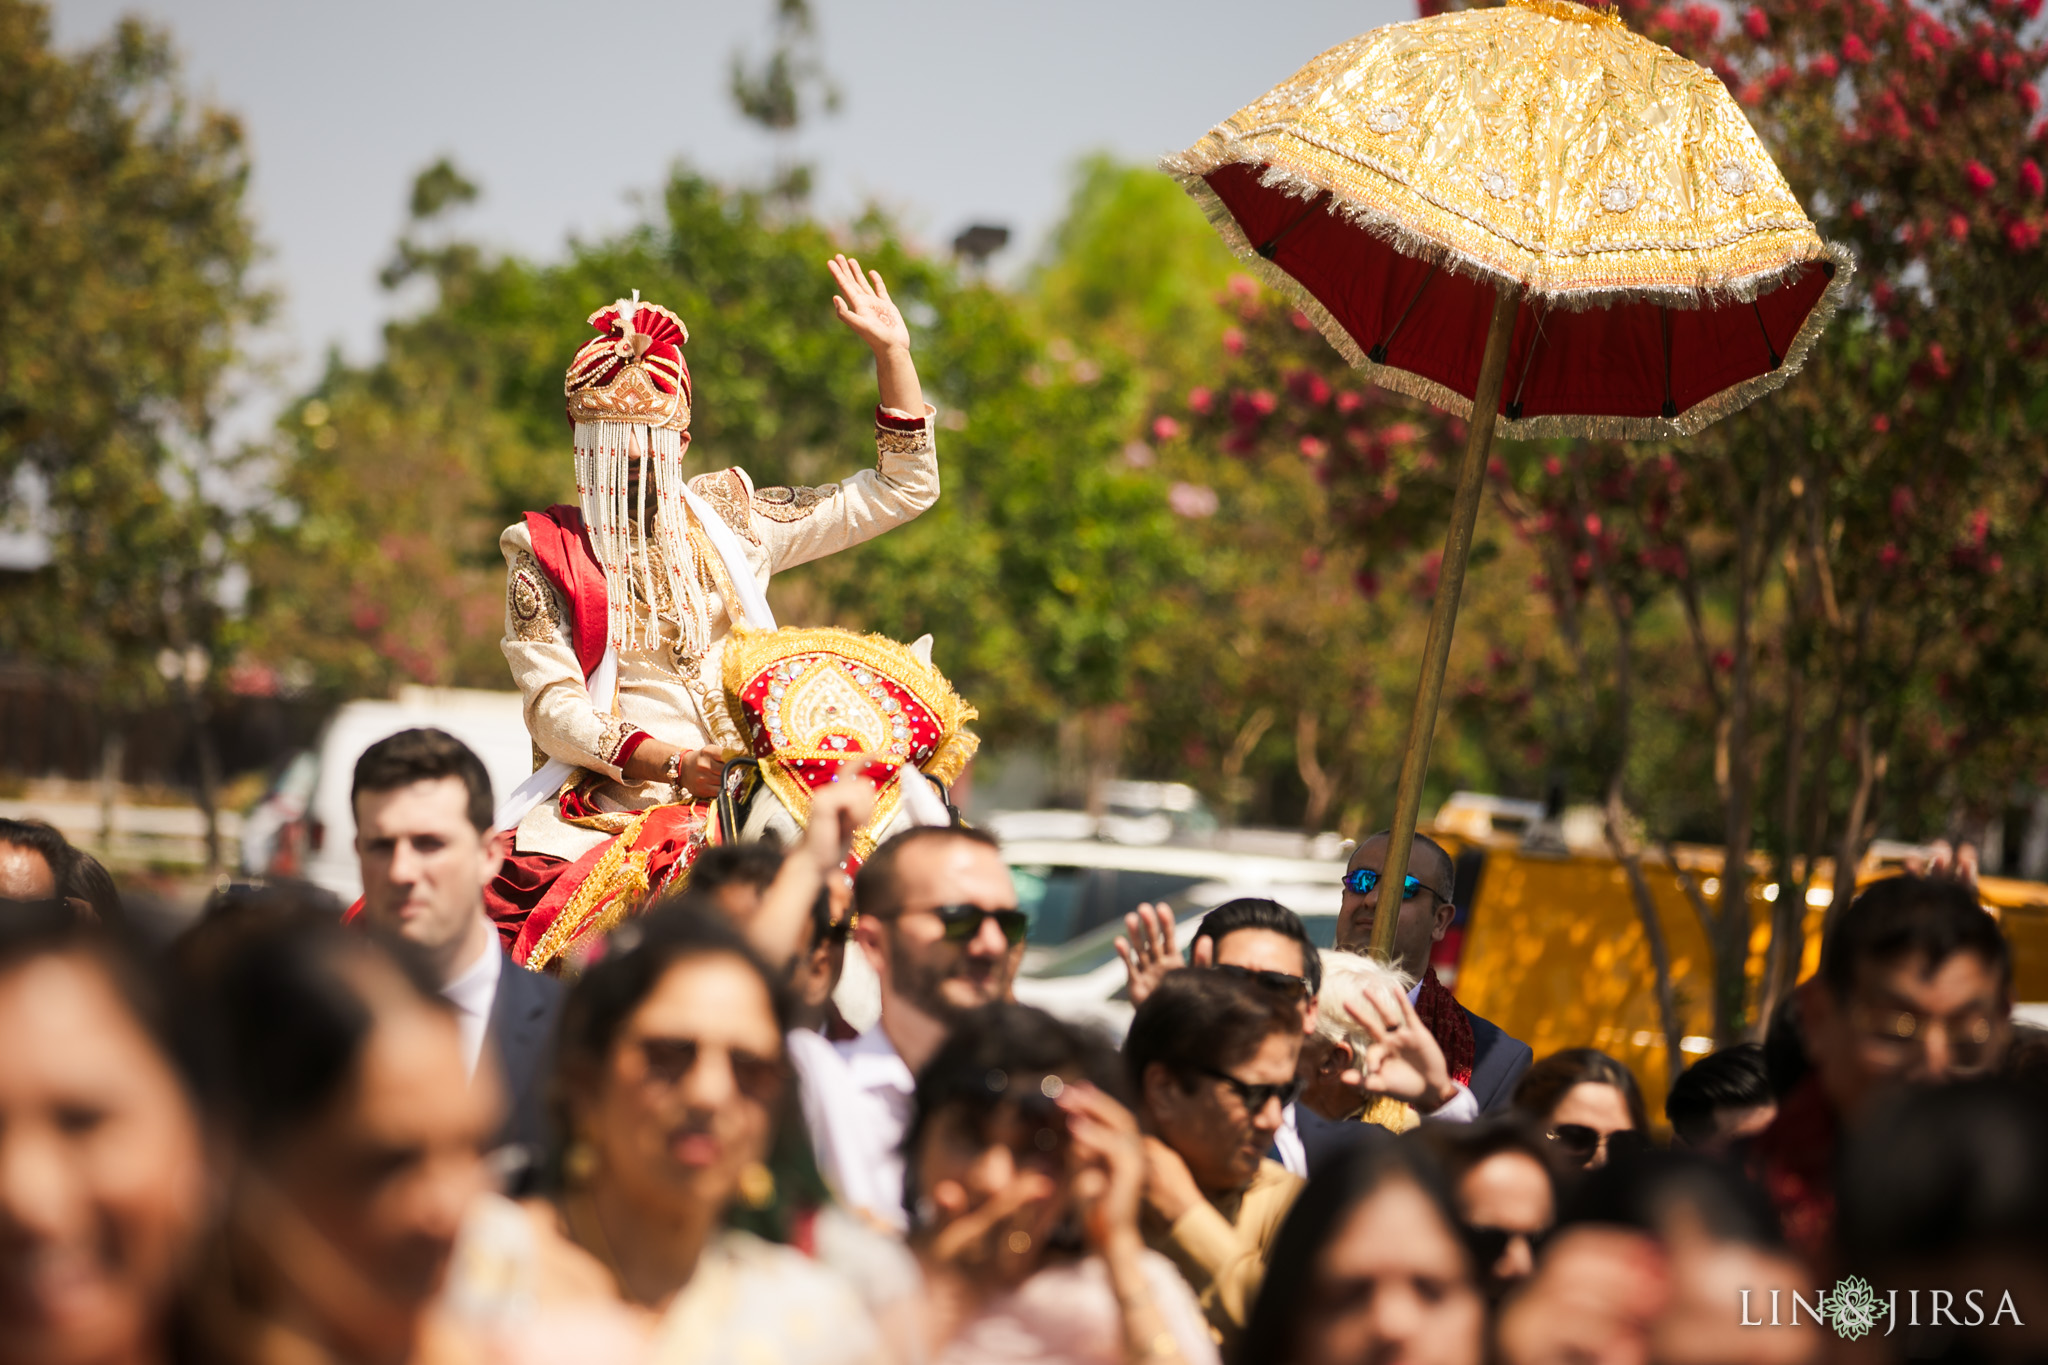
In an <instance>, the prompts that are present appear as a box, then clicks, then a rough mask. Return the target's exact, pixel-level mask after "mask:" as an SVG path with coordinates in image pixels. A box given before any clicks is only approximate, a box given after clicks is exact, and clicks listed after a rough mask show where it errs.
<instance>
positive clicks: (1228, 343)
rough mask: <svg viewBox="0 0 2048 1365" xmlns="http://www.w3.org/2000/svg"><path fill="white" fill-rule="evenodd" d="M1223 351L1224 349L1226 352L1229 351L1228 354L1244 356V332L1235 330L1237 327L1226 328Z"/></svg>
mask: <svg viewBox="0 0 2048 1365" xmlns="http://www.w3.org/2000/svg"><path fill="white" fill-rule="evenodd" d="M1223 349H1224V350H1226V351H1228V352H1230V353H1231V354H1232V355H1243V354H1244V333H1243V332H1241V331H1239V330H1238V329H1237V328H1235V327H1226V328H1224V330H1223Z"/></svg>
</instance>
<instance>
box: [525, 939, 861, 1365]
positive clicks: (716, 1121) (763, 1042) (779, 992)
mask: <svg viewBox="0 0 2048 1365" xmlns="http://www.w3.org/2000/svg"><path fill="white" fill-rule="evenodd" d="M786 1013H787V1004H786V996H785V993H784V990H783V987H782V984H781V982H780V980H779V979H778V977H777V976H776V975H775V974H774V973H773V972H772V971H771V970H770V969H769V967H768V966H767V965H766V964H765V963H764V962H763V961H762V959H761V957H760V956H759V955H758V954H757V953H756V951H755V950H754V948H753V947H752V946H750V945H749V943H748V942H747V940H746V939H745V938H743V937H742V936H741V934H740V933H739V932H738V931H737V930H735V929H734V928H733V927H732V926H731V925H730V923H729V922H727V921H726V920H724V919H723V918H722V917H720V916H718V915H716V914H711V913H705V912H698V911H694V910H691V909H687V908H680V907H672V908H668V909H661V910H656V911H655V912H654V913H652V914H651V915H649V916H647V917H646V918H645V919H643V920H639V921H635V922H633V923H631V924H628V925H627V926H625V927H624V928H623V929H621V930H619V931H618V932H617V933H615V934H614V935H613V936H612V939H611V941H610V943H609V944H608V945H607V951H606V952H605V954H604V956H603V957H602V958H600V959H599V960H598V961H597V962H595V963H594V964H592V965H591V966H590V967H589V968H588V969H587V970H586V971H585V972H584V974H583V975H582V976H581V977H579V978H578V979H577V981H576V984H575V985H574V987H572V988H571V990H570V992H569V997H568V1000H567V1002H566V1004H565V1006H564V1009H563V1017H562V1036H561V1041H560V1048H561V1054H560V1058H559V1061H558V1064H557V1069H556V1075H557V1094H556V1102H557V1108H558V1114H559V1117H560V1119H561V1122H562V1131H563V1132H564V1133H565V1134H566V1135H567V1136H568V1138H569V1140H568V1142H567V1144H566V1146H565V1148H564V1150H563V1156H562V1160H561V1163H560V1170H559V1172H558V1177H559V1178H558V1182H557V1184H558V1188H557V1190H556V1192H555V1193H554V1194H553V1195H552V1196H550V1197H549V1198H547V1199H544V1200H536V1201H534V1202H532V1203H530V1204H529V1205H528V1206H527V1207H528V1212H529V1215H530V1217H531V1219H532V1222H533V1224H534V1231H535V1233H536V1234H537V1235H536V1241H537V1243H538V1245H537V1246H536V1248H535V1250H536V1253H537V1256H536V1261H537V1264H536V1265H535V1270H536V1271H537V1274H536V1275H535V1276H534V1282H535V1285H536V1289H537V1295H538V1297H539V1299H540V1301H541V1303H542V1305H543V1306H554V1307H572V1306H574V1305H575V1304H577V1303H578V1302H579V1301H580V1302H583V1303H592V1302H593V1301H609V1302H610V1303H612V1304H622V1305H624V1306H625V1307H626V1309H627V1310H628V1311H630V1312H632V1313H634V1314H636V1315H638V1316H639V1317H640V1318H641V1320H642V1321H643V1323H644V1324H645V1326H646V1328H647V1330H648V1332H649V1334H650V1338H651V1341H650V1347H651V1350H650V1356H649V1358H650V1359H651V1360H654V1361H657V1362H659V1363H660V1365H686V1363H689V1362H697V1361H703V1362H707V1365H708V1363H709V1362H714V1361H715V1362H726V1361H733V1360H745V1361H750V1362H753V1361H758V1362H762V1365H772V1363H773V1362H791V1365H796V1363H797V1362H801V1363H802V1365H861V1363H862V1362H868V1361H872V1360H876V1359H878V1358H880V1356H881V1355H882V1350H881V1347H880V1344H879V1342H878V1339H877V1335H876V1330H875V1327H874V1323H873V1321H872V1319H871V1318H870V1317H869V1314H868V1312H867V1310H866V1308H864V1307H863V1306H862V1304H861V1302H860V1300H859V1299H858V1298H857V1297H856V1296H855V1294H854V1293H853V1291H852V1290H851V1289H850V1288H849V1287H848V1286H847V1285H846V1284H845V1283H844V1282H843V1281H842V1280H841V1279H840V1278H839V1277H838V1276H837V1275H836V1274H834V1273H833V1272H832V1271H831V1270H830V1269H828V1268H826V1266H824V1265H823V1264H821V1263H819V1262H818V1261H815V1260H813V1259H811V1258H810V1257H807V1256H805V1255H803V1254H801V1253H800V1252H798V1251H795V1250H793V1249H791V1248H789V1247H785V1246H777V1245H775V1244H773V1243H770V1242H767V1241H763V1240H761V1239H760V1238H757V1237H754V1236H752V1235H750V1234H748V1233H745V1232H740V1231H738V1230H736V1229H735V1228H733V1227H732V1226H731V1224H732V1222H733V1221H734V1219H733V1217H732V1215H733V1214H734V1213H736V1212H739V1211H742V1210H745V1209H748V1208H752V1209H754V1210H757V1211H758V1210H760V1209H762V1208H764V1207H765V1206H767V1205H769V1204H770V1203H772V1202H773V1201H774V1200H775V1197H776V1188H775V1183H776V1182H775V1179H774V1177H773V1176H772V1175H770V1173H769V1170H768V1166H767V1164H766V1163H767V1160H768V1158H769V1156H770V1152H771V1148H772V1146H773V1143H774V1138H775V1127H776V1124H775V1120H776V1117H777V1115H778V1113H779V1112H780V1111H781V1109H782V1105H783V1097H784V1093H785V1086H786V1065H785V1060H784V1056H783V1044H782V1039H783V1032H784V1029H785V1027H786V1024H787V1020H786V1017H785V1016H786Z"/></svg>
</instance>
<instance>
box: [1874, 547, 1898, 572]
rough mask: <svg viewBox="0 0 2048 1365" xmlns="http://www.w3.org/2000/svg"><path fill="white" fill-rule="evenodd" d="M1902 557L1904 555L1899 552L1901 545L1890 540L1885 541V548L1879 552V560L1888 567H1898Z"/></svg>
mask: <svg viewBox="0 0 2048 1365" xmlns="http://www.w3.org/2000/svg"><path fill="white" fill-rule="evenodd" d="M1901 558H1903V556H1901V555H1900V554H1899V547H1898V546H1896V545H1894V544H1892V543H1891V542H1890V541H1886V542H1885V543H1884V548H1883V549H1882V550H1879V551H1878V552H1877V562H1878V563H1879V564H1881V565H1883V566H1884V567H1885V568H1886V569H1896V568H1898V567H1899V560H1900V559H1901Z"/></svg>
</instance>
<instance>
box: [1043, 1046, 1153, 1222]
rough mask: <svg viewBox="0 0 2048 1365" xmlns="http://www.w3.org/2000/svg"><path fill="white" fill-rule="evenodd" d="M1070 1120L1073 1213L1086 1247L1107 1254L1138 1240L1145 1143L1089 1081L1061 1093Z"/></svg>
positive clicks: (1128, 1117)
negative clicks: (1116, 1245)
mask: <svg viewBox="0 0 2048 1365" xmlns="http://www.w3.org/2000/svg"><path fill="white" fill-rule="evenodd" d="M1059 1106H1060V1109H1061V1111H1062V1112H1064V1113H1065V1114H1066V1116H1067V1136H1068V1146H1067V1159H1068V1168H1069V1173H1070V1174H1069V1179H1070V1184H1071V1188H1072V1190H1073V1195H1074V1207H1075V1209H1076V1210H1077V1211H1078V1212H1079V1213H1080V1215H1081V1228H1082V1231H1083V1232H1084V1233H1085V1234H1086V1235H1087V1238H1088V1244H1089V1245H1090V1246H1092V1247H1094V1248H1095V1249H1096V1250H1097V1251H1103V1250H1106V1249H1107V1248H1108V1247H1109V1246H1110V1245H1111V1244H1112V1243H1114V1242H1116V1241H1117V1240H1118V1239H1119V1238H1124V1239H1128V1240H1130V1241H1132V1242H1136V1241H1138V1240H1140V1237H1139V1233H1138V1200H1139V1197H1140V1196H1141V1195H1142V1194H1143V1193H1144V1189H1145V1139H1144V1138H1143V1137H1142V1136H1140V1135H1139V1133H1138V1120H1137V1119H1136V1118H1134V1117H1133V1116H1132V1114H1131V1111H1130V1110H1128V1109H1126V1108H1124V1107H1123V1106H1122V1105H1121V1104H1118V1103H1117V1102H1116V1101H1115V1100H1113V1099H1111V1098H1110V1097H1109V1096H1108V1095H1105V1094H1103V1093H1102V1092H1101V1091H1100V1090H1097V1089H1096V1088H1095V1087H1094V1086H1092V1085H1089V1084H1087V1083H1086V1082H1085V1081H1076V1082H1075V1083H1074V1084H1072V1085H1069V1086H1068V1087H1067V1088H1066V1089H1065V1090H1063V1091H1061V1092H1060V1097H1059Z"/></svg>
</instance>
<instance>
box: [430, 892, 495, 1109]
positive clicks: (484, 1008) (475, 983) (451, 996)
mask: <svg viewBox="0 0 2048 1365" xmlns="http://www.w3.org/2000/svg"><path fill="white" fill-rule="evenodd" d="M504 958H505V955H504V953H502V952H500V951H499V949H498V931H497V930H495V929H493V930H492V931H491V941H490V943H489V944H487V945H486V946H485V948H484V952H483V956H482V957H479V958H478V959H477V960H476V962H475V963H474V964H472V965H471V966H469V967H468V968H466V969H465V970H464V971H463V973H462V975H460V976H458V977H456V978H455V979H454V980H453V981H451V982H449V983H448V984H447V985H445V986H443V987H442V988H441V998H442V999H444V1000H446V1001H447V1002H448V1003H449V1004H451V1005H453V1006H455V1027H456V1030H457V1031H458V1032H459V1033H460V1034H461V1037H462V1064H463V1065H464V1066H465V1067H467V1068H469V1074H470V1077H471V1079H474V1078H475V1077H476V1064H477V1062H478V1060H479V1059H481V1058H482V1057H483V1055H484V1034H485V1033H486V1032H488V1031H489V1029H490V1026H491V1002H492V1001H494V1000H496V999H497V997H498V973H499V972H501V971H503V970H504Z"/></svg>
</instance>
